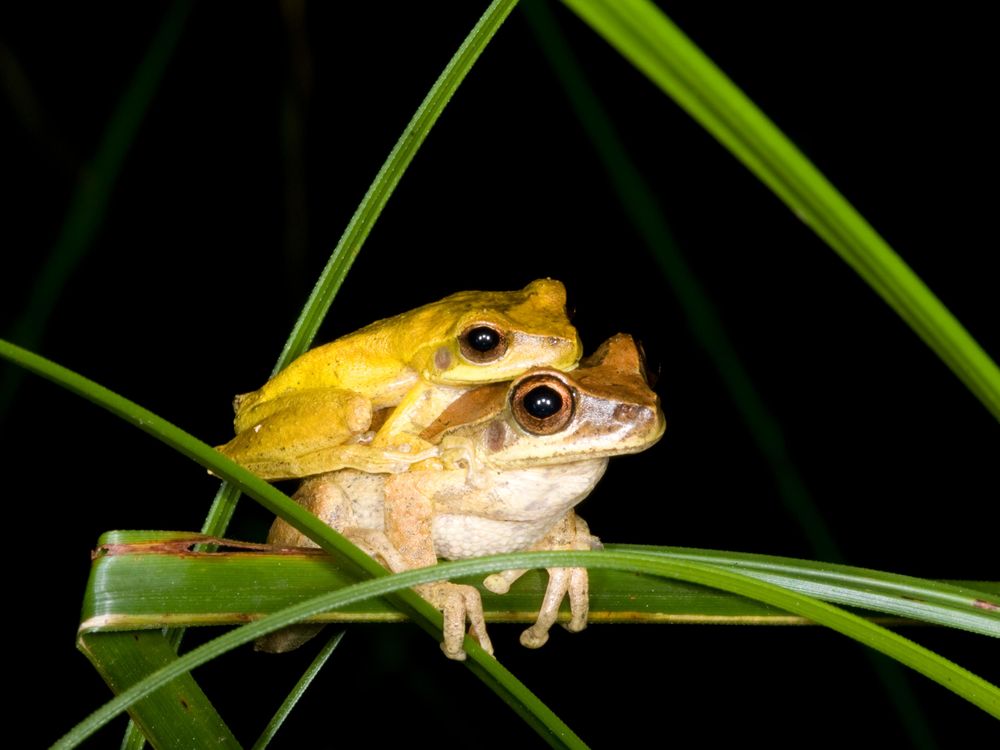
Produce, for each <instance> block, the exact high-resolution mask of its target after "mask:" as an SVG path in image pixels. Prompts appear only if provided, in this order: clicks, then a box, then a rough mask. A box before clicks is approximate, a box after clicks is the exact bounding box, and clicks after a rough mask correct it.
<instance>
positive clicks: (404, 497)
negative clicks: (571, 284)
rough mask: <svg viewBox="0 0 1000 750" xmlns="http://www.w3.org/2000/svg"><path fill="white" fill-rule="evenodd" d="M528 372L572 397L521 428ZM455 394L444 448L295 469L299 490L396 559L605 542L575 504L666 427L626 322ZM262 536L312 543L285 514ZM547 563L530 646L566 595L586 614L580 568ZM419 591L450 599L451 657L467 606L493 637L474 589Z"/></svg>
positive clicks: (408, 561) (577, 623) (440, 602)
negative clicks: (379, 462) (570, 359)
mask: <svg viewBox="0 0 1000 750" xmlns="http://www.w3.org/2000/svg"><path fill="white" fill-rule="evenodd" d="M536 382H538V383H541V384H552V385H555V386H560V387H565V390H564V391H563V393H566V394H568V396H569V400H570V402H571V403H570V404H568V405H567V408H566V409H565V410H564V413H563V414H562V415H561V416H559V417H557V418H558V419H559V420H560V421H559V423H558V424H557V425H556V426H555V427H556V429H553V430H552V431H551V432H550V433H549V434H536V433H532V432H528V431H527V430H525V429H524V428H523V427H522V426H521V421H523V420H524V415H523V414H519V408H518V407H519V404H518V403H517V402H516V401H515V400H514V398H513V396H514V395H516V394H519V393H521V392H522V391H523V387H522V386H523V384H524V383H528V384H529V386H532V387H533V385H534V384H535V383H536ZM461 401H462V400H461V399H460V400H459V402H456V405H455V407H454V408H453V409H451V410H450V413H446V414H443V415H442V419H443V420H444V422H445V425H444V426H443V427H441V429H440V432H438V433H436V434H434V435H433V437H434V439H435V440H436V441H438V444H440V445H441V446H442V448H443V449H444V450H443V453H444V454H446V455H448V456H450V458H449V459H447V460H442V461H435V462H425V463H424V464H418V465H416V466H414V467H412V468H411V470H410V471H408V472H406V473H400V474H394V475H385V474H380V475H374V474H365V473H362V472H358V471H353V470H343V471H338V472H332V473H330V474H325V475H322V476H318V477H313V478H310V479H308V480H306V481H305V482H303V484H302V487H301V488H300V490H299V492H298V493H296V499H297V500H298V501H299V502H300V503H301V504H302V505H303V506H304V507H306V508H307V509H309V510H311V511H312V512H313V513H315V514H316V515H317V516H319V517H320V518H321V519H322V520H324V521H325V522H326V523H329V524H330V525H331V526H333V527H334V528H336V529H337V530H338V531H340V532H342V533H344V534H345V535H347V536H348V537H349V538H352V539H354V540H355V541H357V542H358V543H359V544H360V545H361V546H363V547H364V548H365V549H366V550H367V551H368V552H369V553H372V554H374V555H375V556H377V557H380V558H382V560H383V561H384V562H385V564H386V566H387V567H388V568H390V569H391V570H393V571H398V570H406V569H410V568H414V567H421V566H425V565H432V564H434V563H435V562H436V561H437V559H438V558H439V557H440V558H446V559H460V558H466V557H476V556H480V555H486V554H493V553H497V552H512V551H518V550H526V549H592V548H599V546H600V543H599V541H598V540H597V538H596V537H593V536H591V534H590V532H589V529H587V526H586V524H585V523H584V522H583V521H582V519H580V518H579V517H578V516H577V515H576V514H575V512H574V511H573V507H574V506H575V505H576V504H577V503H579V502H580V501H581V500H582V499H583V498H585V497H586V496H587V495H588V494H589V493H590V492H591V490H592V489H593V488H594V486H595V485H596V484H597V482H598V481H599V480H600V478H601V476H602V475H603V473H604V470H605V468H606V467H607V462H608V457H609V456H612V455H619V454H623V453H635V452H638V451H641V450H645V449H646V448H648V447H650V446H652V445H653V444H654V443H655V442H656V441H657V440H658V439H659V438H660V436H661V435H662V434H663V430H664V427H665V422H664V419H663V413H662V411H661V410H660V408H659V401H658V399H657V397H656V395H655V394H654V393H653V392H652V391H651V390H650V389H649V387H648V385H647V384H646V381H645V374H644V372H643V369H642V363H641V358H640V356H639V354H638V351H637V350H636V347H635V344H634V342H633V341H632V339H631V338H630V337H628V336H622V335H618V336H616V337H614V338H612V339H611V340H609V341H608V342H606V343H605V344H604V345H603V346H602V347H601V348H600V349H599V350H598V351H597V352H596V353H595V354H594V355H593V356H592V357H590V358H589V359H588V360H586V361H584V362H583V363H581V367H580V368H579V369H578V370H576V371H574V372H573V373H571V374H567V373H562V372H559V371H557V370H551V369H548V368H537V369H535V370H532V371H530V372H529V373H526V374H525V375H523V376H522V377H521V378H517V379H515V380H514V381H512V383H510V384H509V385H507V386H505V387H502V388H497V387H486V388H485V389H484V390H483V391H482V392H479V393H470V394H469V395H468V397H466V398H465V401H466V403H464V404H463V403H461ZM470 404H471V405H472V406H471V407H470ZM544 429H550V428H548V427H546V428H544ZM433 432H434V430H433V429H431V430H430V432H428V433H427V434H428V435H430V434H431V433H433ZM269 541H270V542H271V543H275V544H286V545H307V546H310V545H311V542H309V540H308V539H306V538H305V537H304V536H302V535H301V534H299V533H298V532H296V531H295V530H294V529H291V527H289V526H287V525H286V524H285V523H284V522H282V521H280V520H278V521H276V522H275V524H274V526H273V527H272V531H271V536H270V537H269ZM523 572H524V571H508V572H505V573H500V574H497V575H493V576H490V577H489V578H487V579H486V581H485V584H486V586H487V587H488V588H489V589H490V590H492V591H496V592H498V593H503V592H505V591H506V590H507V589H508V588H509V586H510V583H511V582H512V581H514V580H515V579H516V578H517V577H518V576H519V575H521V573H523ZM549 576H550V579H549V586H548V590H547V592H546V596H545V599H544V601H543V604H542V607H541V608H540V610H539V615H538V619H537V621H536V623H535V624H534V625H533V626H532V627H530V628H528V629H527V630H526V631H525V632H524V633H523V634H522V638H521V642H522V643H523V644H524V645H526V646H529V647H538V646H540V645H542V644H543V643H544V642H545V641H546V640H547V638H548V630H549V628H550V627H551V625H552V624H553V623H554V622H555V620H556V617H557V615H558V609H559V604H560V602H561V601H562V598H563V597H564V596H566V595H568V596H569V599H570V608H571V613H572V619H571V622H570V623H569V625H568V627H569V628H570V629H571V630H581V629H582V628H583V627H585V625H586V618H587V573H586V569H584V568H570V569H551V570H549ZM420 593H421V594H422V595H424V596H425V597H426V598H428V599H429V600H431V601H432V602H433V603H434V604H435V605H436V606H439V607H441V608H442V609H443V610H444V612H445V621H446V623H445V641H444V643H443V644H442V648H443V649H444V651H445V653H446V654H447V655H448V656H449V657H451V658H456V659H461V658H464V651H463V650H462V646H461V642H462V638H463V636H464V624H465V620H466V618H468V620H469V622H470V624H471V628H472V632H473V634H474V635H475V636H476V637H477V638H478V639H479V641H480V643H481V644H482V645H483V646H484V648H487V649H489V648H490V646H489V638H488V636H487V634H486V628H485V623H484V622H483V618H482V605H481V602H480V600H479V594H478V592H477V591H476V590H475V589H472V588H471V587H468V586H459V585H456V584H452V583H447V582H445V583H436V584H429V585H428V586H425V587H422V588H421V589H420Z"/></svg>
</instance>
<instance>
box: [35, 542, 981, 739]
mask: <svg viewBox="0 0 1000 750" xmlns="http://www.w3.org/2000/svg"><path fill="white" fill-rule="evenodd" d="M571 566H586V567H588V568H616V569H621V570H629V571H632V572H636V573H644V574H647V575H653V576H666V577H670V578H679V579H681V580H685V581H690V582H692V583H698V584H701V585H704V586H713V587H717V588H721V589H723V590H725V591H730V592H732V593H735V594H740V595H742V596H747V597H752V598H755V599H760V600H761V601H764V602H767V603H768V604H772V605H774V606H776V607H780V608H782V609H785V610H787V611H789V612H792V613H794V614H798V615H801V616H803V617H807V618H809V619H811V620H814V621H816V622H818V623H820V624H823V625H826V626H828V627H830V628H833V629H834V630H837V631H838V632H841V633H843V634H845V635H847V636H849V637H851V638H853V639H855V640H857V641H859V642H861V643H864V644H865V645H868V646H870V647H872V648H874V649H876V650H878V651H881V652H882V653H884V654H886V655H888V656H891V657H892V658H894V659H896V660H898V661H900V662H902V663H903V664H906V665H907V666H909V667H912V668H913V669H915V670H917V671H918V672H920V673H921V674H924V675H926V676H927V677H929V678H931V679H933V680H935V681H936V682H938V683H940V684H941V685H943V686H945V687H947V688H948V689H950V690H952V691H954V692H955V693H957V694H958V695H960V696H962V697H963V698H965V699H966V700H968V701H970V702H972V703H973V704H975V705H977V706H979V707H980V708H982V709H983V710H984V711H987V712H988V713H990V714H991V715H993V716H996V717H997V718H1000V689H998V688H997V687H996V686H994V685H992V684H990V683H989V682H987V681H986V680H983V679H982V678H980V677H978V676H976V675H974V674H972V673H971V672H969V671H968V670H965V669H963V668H962V667H959V666H958V665H956V664H953V663H952V662H950V661H948V660H947V659H945V658H943V657H941V656H939V655H938V654H935V653H934V652H932V651H929V650H927V649H925V648H923V647H921V646H919V645H917V644H916V643H913V642H912V641H910V640H908V639H906V638H903V637H902V636H899V635H897V634H895V633H892V632H891V631H888V630H886V629H885V628H882V627H880V626H878V625H875V624H873V623H870V622H868V621H866V620H864V619H863V618H861V617H858V616H857V615H854V614H851V613H850V612H847V611H844V610H841V609H839V608H837V607H834V606H833V605H830V604H826V603H824V602H820V601H818V600H816V599H812V598H811V597H808V596H804V595H802V594H799V593H796V592H791V591H787V590H786V589H783V588H781V587H778V586H775V585H773V584H770V583H765V582H763V581H757V580H754V579H752V578H748V577H747V576H743V575H740V574H738V573H733V572H730V571H727V570H723V569H721V568H717V567H715V566H711V565H702V564H698V563H691V562H682V561H677V560H665V559H663V558H661V557H658V556H655V555H649V554H647V553H644V552H608V551H605V552H600V553H593V552H590V553H581V552H529V553H517V554H511V555H500V556H491V557H482V558H474V559H471V560H462V561H458V562H450V563H442V564H440V565H435V566H432V567H430V568H421V569H417V570H411V571H407V572H405V573H399V574H394V575H389V576H383V577H381V578H377V579H374V580H370V581H364V582H361V583H356V584H354V585H352V586H349V587H347V588H345V589H342V590H340V591H337V592H332V593H327V594H323V595H321V596H318V597H315V598H313V599H309V600H307V601H305V602H302V603H300V604H296V605H293V606H291V607H288V608H286V609H284V610H282V611H280V612H278V613H275V614H273V615H269V616H267V617H264V618H263V619H261V620H258V621H256V622H252V623H249V624H247V625H244V626H242V627H240V628H237V629H235V630H232V631H230V632H228V633H226V634H224V635H222V636H219V637H218V638H216V639H214V640H213V641H211V642H209V643H206V644H205V645H203V646H200V647H198V648H196V649H194V650H192V651H191V652H189V653H187V654H185V655H184V656H181V657H178V658H177V660H176V661H174V662H172V663H171V664H168V665H167V666H165V667H163V668H162V669H160V670H159V671H158V672H157V673H156V674H154V675H150V676H149V677H148V678H146V679H144V680H142V681H141V682H140V683H137V684H135V685H133V686H131V687H130V688H128V689H127V690H125V691H123V692H122V693H120V694H119V695H117V696H116V697H115V698H114V699H112V700H111V701H109V702H108V703H107V704H105V705H104V706H102V707H101V708H100V709H98V710H97V711H95V712H94V713H93V714H91V715H90V716H89V717H87V718H86V719H85V720H84V721H82V722H81V723H80V724H78V725H77V726H76V727H74V728H73V729H72V730H71V731H70V732H69V733H68V734H67V735H65V736H64V737H63V738H62V739H61V740H60V741H59V742H58V743H56V745H55V746H54V747H57V748H68V747H73V746H74V745H75V744H76V743H78V742H80V741H82V740H83V739H85V738H86V737H88V736H89V735H90V734H92V733H93V732H94V731H96V730H97V729H98V728H100V727H101V726H103V725H104V724H105V723H107V722H108V721H110V720H111V718H113V717H114V716H115V715H117V714H118V713H120V712H121V711H123V710H124V709H125V708H126V707H127V706H129V705H131V703H132V702H134V701H136V700H139V699H141V698H143V697H144V696H146V695H148V694H149V693H150V692H152V691H154V690H156V689H158V688H159V687H162V685H164V684H165V683H167V682H169V681H170V680H171V679H174V678H175V677H177V676H179V675H181V674H184V673H185V672H188V671H190V670H192V669H194V668H195V667H197V666H199V665H201V664H204V663H205V662H206V661H209V660H211V659H213V658H215V657H216V656H219V655H221V654H222V653H225V652H226V651H229V650H232V649H233V648H236V647H237V646H240V645H242V644H244V643H249V642H250V641H252V640H254V639H256V638H258V637H260V636H262V635H265V634H267V633H270V632H273V631H274V630H277V629H279V628H281V627H284V626H286V625H288V624H290V623H292V622H296V621H298V620H300V619H302V618H304V617H309V616H311V615H315V614H318V613H320V612H322V611H324V610H326V609H330V608H334V607H339V606H343V605H345V604H349V603H352V602H355V601H361V600H363V599H365V598H369V597H373V596H382V595H384V594H387V593H390V592H396V591H400V590H401V589H402V588H404V587H410V586H413V585H417V584H419V583H426V582H429V581H433V580H440V579H451V578H454V577H458V576H463V575H474V574H476V575H481V574H483V573H489V572H496V571H500V570H507V569H510V568H538V567H571ZM466 649H467V651H468V653H469V657H470V659H472V660H473V663H472V665H470V666H473V667H474V670H475V671H477V673H479V672H480V671H482V672H485V673H486V675H484V676H485V677H488V678H489V679H492V680H496V681H497V684H504V683H506V681H507V680H508V679H509V678H512V676H511V675H510V674H509V673H508V672H506V670H503V669H502V667H500V665H499V664H498V663H497V662H496V661H494V660H493V659H492V658H489V657H487V658H485V659H482V658H480V657H481V656H482V655H483V651H482V649H480V648H479V647H478V646H477V645H476V644H475V643H473V642H472V641H471V639H468V638H467V639H466ZM505 694H506V695H507V696H508V697H509V698H510V701H511V705H512V706H513V707H515V709H516V710H519V712H527V714H528V716H529V717H530V719H531V722H530V723H532V725H533V726H534V727H535V728H536V729H539V730H540V734H542V736H543V737H544V738H545V739H546V740H547V741H549V742H550V743H552V744H553V745H554V746H557V747H581V746H582V743H581V742H580V740H579V738H577V737H576V735H573V734H572V733H571V732H570V730H569V728H568V727H566V728H565V732H569V734H563V732H561V731H559V730H557V729H556V727H558V726H560V725H561V726H565V725H562V723H561V722H559V720H558V718H556V717H555V716H554V715H551V716H548V715H544V714H547V713H550V712H549V711H548V709H547V708H545V707H544V706H542V705H541V704H538V705H530V706H529V705H527V704H525V703H523V702H522V699H524V700H528V701H532V702H535V701H537V699H536V698H535V697H534V696H533V695H532V694H531V693H530V692H525V693H524V694H521V693H520V692H519V691H518V690H517V689H510V690H507V691H505Z"/></svg>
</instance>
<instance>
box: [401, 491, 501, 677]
mask: <svg viewBox="0 0 1000 750" xmlns="http://www.w3.org/2000/svg"><path fill="white" fill-rule="evenodd" d="M442 476H443V473H442V472H435V471H421V472H411V473H408V474H397V475H394V476H390V477H387V478H386V484H385V535H386V538H387V540H388V543H389V544H390V545H391V546H392V547H393V548H394V549H395V550H397V551H398V553H399V555H400V557H401V560H402V563H403V564H404V565H405V566H406V568H407V569H412V568H421V567H427V566H430V565H436V564H437V555H436V554H435V552H434V539H433V536H432V533H431V522H432V504H431V501H430V497H431V496H432V495H433V494H434V491H435V488H436V487H438V486H439V484H440V483H441V482H442V481H445V480H443V479H442ZM414 589H415V590H416V591H417V593H418V594H420V595H421V596H422V597H424V598H425V599H426V600H427V601H429V602H430V603H431V604H432V605H434V606H435V607H437V608H438V609H440V610H441V612H442V614H443V615H444V641H443V642H442V644H441V650H442V651H444V653H445V655H446V656H447V657H448V658H449V659H456V660H459V661H461V660H463V659H465V650H464V648H463V647H462V642H463V640H464V638H465V623H466V620H468V622H469V626H470V634H471V635H472V636H473V637H475V638H476V640H477V641H479V645H480V646H482V648H483V649H484V650H485V651H486V652H487V653H488V654H490V655H491V656H492V654H493V644H492V643H491V642H490V638H489V635H488V634H487V632H486V620H485V618H484V616H483V602H482V598H481V597H480V596H479V591H478V590H477V589H476V588H474V587H473V586H466V585H462V584H456V583H450V582H448V581H438V582H435V583H427V584H423V585H421V586H416V587H414Z"/></svg>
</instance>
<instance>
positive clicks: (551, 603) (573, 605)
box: [483, 510, 601, 648]
mask: <svg viewBox="0 0 1000 750" xmlns="http://www.w3.org/2000/svg"><path fill="white" fill-rule="evenodd" d="M531 549H532V550H591V549H601V542H600V540H599V539H598V538H597V537H596V536H593V535H592V534H591V533H590V529H589V528H588V527H587V522H586V521H584V520H583V519H582V518H580V517H579V516H578V515H577V514H576V513H575V512H574V511H572V510H571V511H569V512H568V513H567V514H566V515H565V516H563V517H562V518H561V519H560V520H559V521H558V522H557V523H556V524H555V526H553V527H552V528H551V529H550V530H549V532H548V533H547V534H546V535H545V536H544V537H543V538H542V539H541V540H540V541H539V542H537V543H536V544H534V545H533V546H532V547H531ZM525 572H526V571H525V570H505V571H503V572H501V573H495V574H493V575H491V576H488V577H487V578H486V580H485V581H483V585H484V586H486V588H488V589H489V590H490V591H492V592H494V593H496V594H506V593H507V591H509V590H510V586H511V584H512V583H513V582H514V581H516V580H517V579H518V578H520V577H521V576H522V575H524V573H525ZM547 572H548V574H549V582H548V585H547V586H546V587H545V595H544V597H543V598H542V604H541V606H540V607H539V610H538V616H537V618H536V619H535V623H534V624H533V625H532V626H531V627H529V628H528V629H527V630H525V631H524V632H523V633H521V644H522V645H523V646H526V647H528V648H539V647H540V646H543V645H544V644H545V642H546V641H548V639H549V630H550V629H551V627H552V625H553V624H554V623H555V622H556V620H557V619H558V617H559V605H560V604H562V600H563V598H564V597H568V598H569V608H570V620H569V622H568V623H566V624H565V627H566V629H567V630H569V631H570V632H572V633H578V632H580V631H581V630H583V629H584V628H585V627H587V616H588V614H589V612H590V579H589V577H588V575H587V569H586V568H548V569H547Z"/></svg>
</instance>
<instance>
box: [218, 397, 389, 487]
mask: <svg viewBox="0 0 1000 750" xmlns="http://www.w3.org/2000/svg"><path fill="white" fill-rule="evenodd" d="M371 422H372V406H371V402H370V401H369V400H368V399H367V398H365V397H364V396H362V395H360V394H358V393H355V392H354V391H348V390H342V389H336V388H311V389H308V390H303V391H294V392H292V393H288V394H285V395H282V396H278V397H276V398H273V399H269V400H268V401H266V402H263V403H259V404H255V405H254V406H252V407H250V408H248V409H246V410H244V411H241V412H240V413H239V414H238V415H237V418H236V421H235V425H236V430H237V434H236V437H234V438H233V439H232V440H230V441H229V442H228V443H226V444H225V445H222V446H219V450H220V451H221V452H222V453H224V454H225V455H226V456H228V457H229V458H231V459H232V460H233V461H236V462H237V463H238V464H240V465H242V466H245V467H246V468H248V469H250V471H252V472H254V473H255V474H257V475H258V476H260V477H262V478H264V479H268V480H274V479H292V478H296V477H304V476H310V475H313V474H320V473H322V472H326V471H333V470H335V469H339V468H343V466H344V464H337V463H336V462H330V461H329V460H328V459H327V457H325V456H324V454H323V453H322V451H323V450H324V449H329V448H331V447H334V446H341V445H343V444H345V443H347V442H348V441H350V440H356V439H358V438H359V436H362V435H363V434H364V433H365V432H366V431H367V430H369V429H370V427H371ZM324 462H325V463H324Z"/></svg>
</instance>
